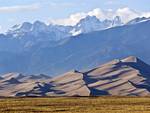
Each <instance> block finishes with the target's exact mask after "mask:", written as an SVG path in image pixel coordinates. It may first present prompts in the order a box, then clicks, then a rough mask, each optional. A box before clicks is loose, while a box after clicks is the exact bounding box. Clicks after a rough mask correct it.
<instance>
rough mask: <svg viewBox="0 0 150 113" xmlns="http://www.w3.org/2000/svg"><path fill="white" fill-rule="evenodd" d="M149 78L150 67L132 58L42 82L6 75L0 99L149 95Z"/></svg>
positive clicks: (68, 73) (1, 82)
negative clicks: (17, 97) (4, 97)
mask: <svg viewBox="0 0 150 113" xmlns="http://www.w3.org/2000/svg"><path fill="white" fill-rule="evenodd" d="M8 75H9V76H8ZM10 75H11V78H10ZM149 75H150V66H149V65H148V64H146V63H145V62H143V61H142V60H140V59H139V58H137V57H134V56H129V57H127V58H125V59H122V60H120V59H115V60H112V61H110V62H108V63H105V64H103V65H100V66H98V67H96V68H93V69H89V70H87V71H83V72H81V71H77V70H74V71H70V72H67V73H65V74H63V75H60V76H57V77H54V78H50V77H49V78H48V77H47V76H46V78H44V79H42V80H38V79H35V80H33V79H31V78H30V77H29V78H28V80H26V79H24V80H23V79H22V81H21V79H20V78H22V77H27V76H23V75H22V74H19V75H18V74H17V77H16V74H15V73H14V74H13V73H11V74H6V75H3V76H2V79H1V80H0V87H1V88H0V96H6V97H10V96H12V97H14V96H101V95H116V96H149V95H150V82H149V81H150V77H149ZM19 76H20V77H19ZM29 76H30V75H29ZM8 77H9V79H8ZM14 77H16V78H14ZM40 77H42V76H39V78H40ZM6 79H8V80H6Z"/></svg>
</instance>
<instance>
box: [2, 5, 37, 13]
mask: <svg viewBox="0 0 150 113" xmlns="http://www.w3.org/2000/svg"><path fill="white" fill-rule="evenodd" d="M39 7H40V5H39V4H31V5H17V6H5V7H0V13H12V12H21V11H33V10H37V9H39Z"/></svg>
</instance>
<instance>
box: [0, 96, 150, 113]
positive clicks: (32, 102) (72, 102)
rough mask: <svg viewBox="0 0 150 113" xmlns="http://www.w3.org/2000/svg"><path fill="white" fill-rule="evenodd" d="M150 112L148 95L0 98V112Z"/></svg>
mask: <svg viewBox="0 0 150 113" xmlns="http://www.w3.org/2000/svg"><path fill="white" fill-rule="evenodd" d="M39 112H40V113H41V112H43V113H150V98H148V97H59V98H1V99H0V113H39Z"/></svg>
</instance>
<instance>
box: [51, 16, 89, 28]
mask: <svg viewBox="0 0 150 113" xmlns="http://www.w3.org/2000/svg"><path fill="white" fill-rule="evenodd" d="M86 16H87V14H86V13H76V14H72V15H70V17H69V18H64V19H56V20H53V19H52V20H50V21H51V22H52V23H54V24H60V25H75V24H76V23H78V22H79V21H80V20H81V19H82V18H85V17H86Z"/></svg>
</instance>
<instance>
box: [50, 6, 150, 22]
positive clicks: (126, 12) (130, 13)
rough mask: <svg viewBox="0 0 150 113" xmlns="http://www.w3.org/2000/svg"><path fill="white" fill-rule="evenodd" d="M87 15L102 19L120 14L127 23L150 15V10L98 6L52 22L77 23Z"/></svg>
mask: <svg viewBox="0 0 150 113" xmlns="http://www.w3.org/2000/svg"><path fill="white" fill-rule="evenodd" d="M87 15H89V16H96V17H97V18H99V19H100V20H104V19H113V18H114V17H115V16H120V17H121V19H122V21H123V22H124V23H126V22H128V21H130V20H131V19H134V18H136V17H150V12H140V11H135V10H132V9H130V8H128V7H125V8H119V9H117V10H115V11H114V10H112V9H108V10H101V9H100V8H96V9H94V10H92V11H89V12H87V13H85V12H81V13H76V14H72V15H70V16H69V18H65V19H56V20H51V22H52V23H55V24H60V25H75V24H77V23H78V22H79V21H80V20H81V19H82V18H85V17H86V16H87Z"/></svg>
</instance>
